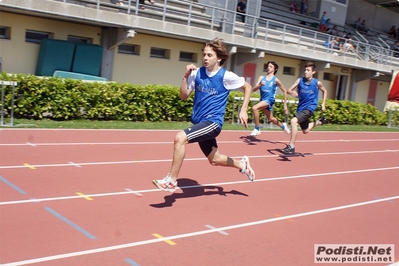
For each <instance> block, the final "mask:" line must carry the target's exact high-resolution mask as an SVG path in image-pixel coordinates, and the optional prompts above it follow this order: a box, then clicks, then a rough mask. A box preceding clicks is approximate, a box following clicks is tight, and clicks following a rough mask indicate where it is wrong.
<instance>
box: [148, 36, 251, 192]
mask: <svg viewBox="0 0 399 266" xmlns="http://www.w3.org/2000/svg"><path fill="white" fill-rule="evenodd" d="M228 58H229V52H228V50H227V48H226V45H225V43H224V42H223V40H221V39H213V40H211V41H208V42H207V43H206V44H205V47H204V49H203V59H202V61H203V66H202V67H201V68H199V69H197V67H196V66H195V65H192V64H191V65H187V66H186V70H185V72H184V75H183V80H182V83H181V85H180V98H181V99H182V100H186V99H187V98H189V96H190V94H191V93H192V92H193V91H195V94H194V105H193V110H192V115H191V122H192V123H193V126H191V127H189V128H186V129H185V130H183V131H180V132H179V133H177V135H176V136H175V139H174V152H173V162H172V166H171V169H170V173H169V174H167V176H166V177H165V178H164V179H160V180H153V181H152V182H153V183H154V185H156V186H157V187H158V188H160V189H162V190H165V191H169V192H174V191H175V190H176V188H177V176H178V174H179V172H180V168H181V166H182V164H183V160H184V157H185V153H186V144H188V143H195V142H198V144H199V146H200V148H201V150H202V152H203V154H204V155H205V156H206V157H207V158H208V161H209V163H210V164H211V165H214V166H227V167H233V168H236V169H239V170H240V172H241V173H243V174H244V175H246V176H247V177H248V179H249V180H251V181H253V180H254V179H255V172H254V171H253V170H252V168H251V166H250V164H249V159H248V157H247V156H243V157H242V159H241V160H236V159H233V158H231V157H228V156H226V155H223V154H220V153H219V149H218V144H217V142H216V137H217V136H218V135H219V134H220V132H221V130H222V126H223V123H224V113H225V109H226V104H227V99H228V96H229V93H230V91H231V90H234V89H241V90H243V91H244V102H243V105H242V107H241V111H240V115H239V116H240V120H241V123H243V124H244V125H245V127H246V128H248V114H247V109H248V103H249V99H250V97H251V92H252V87H251V85H250V84H249V83H247V82H246V81H245V79H244V78H243V77H239V76H237V75H236V74H235V73H233V72H230V71H227V70H226V69H225V68H223V67H222V65H223V64H224V63H225V62H226V60H227V59H228Z"/></svg>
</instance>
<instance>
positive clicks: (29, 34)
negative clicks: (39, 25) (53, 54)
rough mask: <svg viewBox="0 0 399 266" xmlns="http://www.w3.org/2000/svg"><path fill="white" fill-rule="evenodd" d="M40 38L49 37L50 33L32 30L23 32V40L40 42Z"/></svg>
mask: <svg viewBox="0 0 399 266" xmlns="http://www.w3.org/2000/svg"><path fill="white" fill-rule="evenodd" d="M42 39H51V33H49V32H42V31H33V30H26V32H25V42H30V43H38V44H40V42H41V41H42Z"/></svg>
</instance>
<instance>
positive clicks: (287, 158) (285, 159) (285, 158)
mask: <svg viewBox="0 0 399 266" xmlns="http://www.w3.org/2000/svg"><path fill="white" fill-rule="evenodd" d="M267 151H268V152H269V153H270V154H273V155H277V156H278V157H279V159H277V160H278V161H282V162H291V160H290V158H291V157H305V156H308V155H313V153H299V152H296V153H293V154H285V153H283V152H282V151H281V149H268V150H267Z"/></svg>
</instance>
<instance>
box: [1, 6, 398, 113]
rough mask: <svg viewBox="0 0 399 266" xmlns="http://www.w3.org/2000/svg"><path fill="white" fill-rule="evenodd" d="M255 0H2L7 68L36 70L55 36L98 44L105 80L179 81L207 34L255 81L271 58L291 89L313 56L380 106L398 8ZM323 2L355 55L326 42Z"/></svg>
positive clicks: (346, 91) (333, 88) (358, 95)
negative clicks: (364, 29) (363, 29)
mask: <svg viewBox="0 0 399 266" xmlns="http://www.w3.org/2000/svg"><path fill="white" fill-rule="evenodd" d="M118 2H122V3H123V5H120V4H118ZM248 2H249V3H248V8H247V14H246V22H245V23H242V22H241V19H238V18H237V16H236V13H235V6H236V3H237V1H228V0H202V1H201V0H198V1H183V0H182V1H178V0H164V1H160V0H158V2H157V3H156V4H154V5H150V4H146V5H145V6H144V9H142V8H141V7H140V6H139V3H137V2H136V1H132V0H129V1H116V0H115V1H114V0H1V1H0V70H1V71H4V72H7V73H26V74H28V73H29V74H35V72H36V68H37V64H38V55H39V51H40V44H41V39H43V38H50V39H56V40H65V41H69V42H83V43H90V44H97V45H100V46H101V47H102V48H103V52H102V61H101V71H100V73H99V76H101V77H104V78H106V79H108V80H112V81H117V82H122V83H125V82H126V83H134V84H163V85H175V86H179V85H180V82H181V76H182V73H183V72H184V69H185V66H186V65H187V64H189V63H194V64H196V65H198V66H200V65H201V64H202V51H201V50H202V48H203V44H204V42H205V41H207V40H210V39H213V38H215V37H219V38H222V39H224V40H225V42H226V43H227V44H228V48H229V50H230V53H231V57H230V59H229V60H228V62H227V64H226V65H225V67H226V68H227V69H229V70H232V71H234V72H236V73H237V74H239V75H242V76H244V77H245V78H246V79H247V81H248V82H250V83H251V84H252V85H253V82H255V81H256V79H257V77H258V76H259V75H262V74H263V73H264V69H265V63H266V62H268V61H271V60H272V61H276V62H277V64H278V65H279V66H280V68H279V71H278V73H277V76H278V77H279V79H280V80H281V81H282V82H283V84H284V85H285V86H286V87H287V88H288V87H289V86H291V85H292V84H293V83H294V81H295V80H296V79H297V78H298V77H300V76H301V75H302V73H303V67H302V66H303V64H304V62H305V61H308V60H311V61H315V62H316V65H317V71H318V73H317V78H318V79H320V80H321V81H322V82H323V84H324V85H325V87H326V88H327V90H328V94H329V98H331V99H347V100H351V101H356V102H361V103H370V104H373V105H375V106H376V107H377V108H378V109H380V110H383V108H384V105H385V102H386V99H387V94H388V90H389V84H390V80H391V76H392V73H393V71H395V70H398V69H399V59H397V58H395V57H393V53H392V50H391V49H390V48H389V46H390V40H389V39H387V38H386V36H384V34H385V33H384V31H385V28H384V27H385V26H386V27H388V26H389V27H390V26H391V25H398V26H399V20H398V16H397V15H398V14H397V13H396V12H394V11H391V10H388V9H384V10H382V9H379V7H377V6H375V5H373V4H370V3H368V2H366V1H362V0H340V1H333V0H324V1H320V0H318V1H309V6H310V7H311V10H312V13H311V15H309V16H305V15H302V14H293V13H292V12H290V11H289V7H288V2H286V1H277V0H271V1H260V0H253V1H248ZM360 7H361V8H360ZM325 10H327V11H328V13H330V14H331V17H332V21H333V24H335V25H337V26H338V27H339V29H340V30H341V31H343V30H346V31H348V32H351V33H352V36H353V37H354V38H353V44H354V46H355V48H356V49H355V52H354V53H351V52H343V53H341V52H339V51H337V50H334V49H330V48H326V47H325V46H324V44H325V42H326V41H331V40H332V36H331V35H328V34H326V33H321V32H319V31H318V28H317V27H316V26H315V25H316V24H317V22H318V21H319V17H320V15H321V13H322V12H323V11H325ZM348 10H351V12H350V13H349V12H348ZM357 17H363V18H366V19H367V21H369V22H370V24H369V32H368V33H367V34H362V33H359V32H358V31H356V29H354V28H353V27H352V26H350V24H351V23H352V22H353V21H354V20H355V19H354V18H357ZM335 18H336V21H334V19H335ZM381 18H384V20H385V21H386V23H385V24H381V23H380V21H381ZM386 30H388V29H386ZM54 60H57V58H55V59H54Z"/></svg>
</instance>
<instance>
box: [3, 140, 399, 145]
mask: <svg viewBox="0 0 399 266" xmlns="http://www.w3.org/2000/svg"><path fill="white" fill-rule="evenodd" d="M262 141H263V140H262V139H259V140H248V141H245V140H220V141H218V143H230V144H231V143H233V144H234V143H236V144H242V143H261V142H262ZM286 141H287V140H273V141H271V142H273V143H278V142H284V143H285V142H286ZM392 141H399V138H394V139H325V140H323V139H320V140H312V139H310V140H297V141H296V142H297V143H313V142H315V143H323V142H326V143H327V142H392ZM172 143H173V141H129V142H49V143H31V142H26V143H0V146H80V145H83V146H86V145H161V144H168V145H169V144H172Z"/></svg>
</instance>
